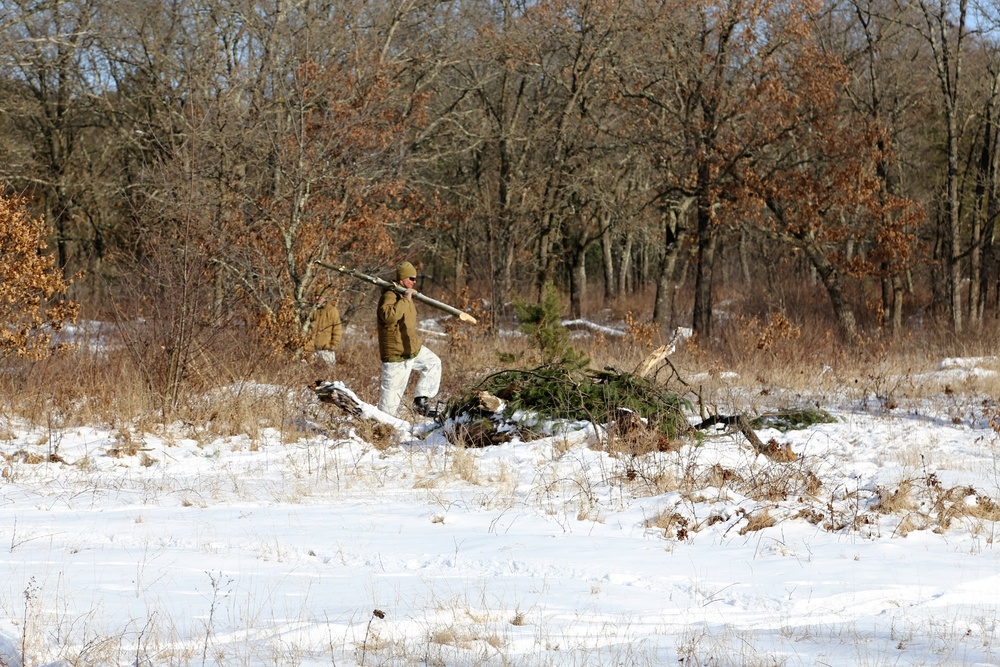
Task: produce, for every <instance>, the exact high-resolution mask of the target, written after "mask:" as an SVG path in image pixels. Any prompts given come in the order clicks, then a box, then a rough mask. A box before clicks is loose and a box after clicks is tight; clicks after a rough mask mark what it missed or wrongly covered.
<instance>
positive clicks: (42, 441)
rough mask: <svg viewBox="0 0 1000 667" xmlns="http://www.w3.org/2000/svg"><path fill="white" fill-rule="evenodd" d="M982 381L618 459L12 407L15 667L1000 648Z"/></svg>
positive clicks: (3, 547)
mask: <svg viewBox="0 0 1000 667" xmlns="http://www.w3.org/2000/svg"><path fill="white" fill-rule="evenodd" d="M980 363H991V362H990V361H989V360H980V361H976V360H962V359H956V360H946V361H945V362H942V364H941V368H940V369H939V370H940V372H941V373H944V374H949V373H952V372H954V371H955V370H956V369H959V370H961V371H962V372H964V373H975V372H978V369H979V368H980V366H979V364H980ZM945 377H948V376H947V375H945ZM344 389H348V388H346V387H344ZM255 390H257V391H261V392H267V391H284V389H283V388H275V387H266V386H265V387H256V388H255ZM301 400H302V401H303V402H309V401H315V397H313V396H311V394H308V393H306V394H304V395H303V396H302V398H301ZM969 406H970V407H969V409H968V410H967V411H966V412H965V413H964V414H963V415H962V418H961V419H958V420H956V419H954V417H953V412H954V406H953V405H952V406H950V407H948V406H943V407H936V406H935V405H934V404H933V403H926V404H915V405H913V406H907V407H906V408H905V409H903V408H900V409H897V410H894V411H891V412H885V411H880V410H874V409H865V408H864V407H863V406H854V405H850V404H845V405H843V406H842V407H841V408H840V409H839V410H834V411H831V412H832V414H833V415H834V416H835V417H836V419H837V421H836V422H835V423H829V424H818V425H815V426H812V427H810V428H807V429H803V430H798V431H789V432H787V433H780V432H778V431H774V430H762V431H759V432H758V435H759V436H760V437H761V439H762V440H763V441H764V442H767V441H768V440H769V439H774V440H776V441H777V442H779V443H788V444H789V445H790V446H791V448H792V450H793V451H794V452H795V453H796V454H798V455H799V458H798V460H797V461H794V462H791V463H778V462H775V461H771V460H770V459H768V458H766V457H765V456H763V455H759V454H757V453H755V452H754V451H753V450H752V449H751V448H750V447H749V446H748V444H747V443H746V442H745V441H744V440H743V439H742V437H741V436H740V435H739V434H726V435H720V436H713V437H710V438H707V439H706V440H705V441H704V442H703V443H702V444H701V445H699V446H695V445H686V446H684V447H682V448H681V449H680V450H679V451H675V452H661V453H657V454H654V455H648V456H646V457H642V458H638V459H633V458H630V457H627V456H618V457H616V456H612V455H610V454H608V453H605V452H603V451H600V448H599V444H600V441H601V440H602V438H604V437H606V434H604V433H603V431H602V430H600V428H596V427H595V426H593V425H590V424H583V423H579V424H572V425H567V426H566V427H565V428H564V429H562V431H561V432H560V433H559V434H557V435H552V436H549V437H546V438H542V439H538V440H533V441H530V442H523V441H520V440H515V441H513V442H511V443H507V444H503V445H500V446H495V447H488V448H484V449H475V450H463V449H456V448H455V447H454V446H453V445H451V444H450V443H449V442H448V440H447V438H446V437H445V433H444V432H443V431H444V429H438V428H434V427H433V425H429V424H411V423H409V422H406V421H404V420H399V421H396V422H391V423H392V425H393V426H395V427H396V428H397V431H398V435H397V440H396V443H395V444H394V445H392V446H390V447H388V448H387V449H381V450H380V449H377V448H375V447H374V446H373V445H372V444H370V443H368V442H365V441H364V440H363V439H362V438H361V437H360V435H359V432H358V431H352V432H343V433H341V434H340V435H338V436H331V435H330V434H328V433H326V432H325V430H324V426H323V424H320V423H314V424H311V428H312V435H310V436H308V437H303V438H301V439H299V440H297V441H295V442H290V443H289V442H283V439H284V438H283V434H281V433H279V432H276V431H265V432H263V433H260V434H257V435H254V436H253V437H251V436H250V435H240V436H233V437H219V436H213V437H207V436H198V435H197V434H195V433H193V432H192V431H191V429H190V428H188V427H186V426H185V425H183V424H177V425H171V426H170V427H169V428H165V429H163V431H162V432H159V433H146V434H143V435H142V438H141V443H140V451H139V453H137V454H136V455H134V456H130V455H120V456H117V457H116V456H113V455H112V453H115V452H117V451H118V450H117V449H116V448H121V446H122V444H123V443H122V441H121V434H120V432H118V431H111V430H108V429H103V428H98V427H77V428H66V429H49V428H40V427H32V426H28V425H26V424H22V423H19V422H17V421H16V420H11V419H7V420H6V423H4V424H2V426H3V427H4V429H3V430H5V431H7V437H8V439H7V440H6V441H4V442H3V443H0V451H2V452H3V453H4V454H5V456H4V459H8V458H9V460H6V461H0V464H2V465H0V467H2V474H3V477H2V480H0V482H2V486H0V488H2V500H0V560H2V562H3V563H2V566H0V567H2V570H0V571H2V572H3V573H4V574H3V589H2V592H3V595H2V597H0V665H5V666H8V667H21V666H22V665H24V666H27V665H31V666H33V667H38V666H48V667H55V666H60V667H61V666H63V665H67V666H68V665H77V664H80V665H91V664H94V665H97V664H100V665H126V664H127V665H189V664H194V665H253V666H258V665H302V666H313V665H316V666H318V665H331V664H333V665H337V666H349V665H404V664H421V665H423V664H427V665H449V666H455V665H508V664H510V665H551V666H553V667H563V666H566V667H569V666H579V665H669V664H674V665H676V664H684V665H692V664H697V665H845V666H846V665H996V664H1000V650H998V644H997V643H996V642H997V641H998V638H997V631H998V630H997V606H998V599H1000V595H998V594H1000V558H998V556H1000V554H998V551H997V549H996V548H995V546H994V541H995V536H996V530H997V525H996V523H995V521H994V520H991V519H989V518H986V519H984V518H981V517H976V516H974V515H973V512H972V511H971V510H974V509H977V508H986V509H988V508H989V503H990V502H991V500H992V501H995V500H997V499H998V498H1000V488H998V484H1000V457H998V454H1000V436H998V435H997V434H996V433H995V432H994V431H992V430H991V429H990V427H989V424H988V420H987V417H988V415H984V414H983V413H982V406H981V404H980V402H978V400H977V401H971V400H970V402H969ZM369 408H370V410H372V411H374V412H371V411H369ZM365 409H366V413H365V414H366V415H368V416H370V417H375V418H377V417H378V415H377V414H376V413H377V410H376V409H375V408H374V407H372V406H367V407H366V408H365ZM324 410H326V411H327V414H328V415H329V416H330V418H331V419H332V418H334V417H336V418H338V419H339V418H340V416H341V413H340V412H339V411H338V409H337V408H336V407H333V406H325V405H323V406H318V407H317V409H316V413H318V414H322V413H323V411H324ZM692 421H697V419H696V418H695V416H692ZM24 452H34V453H37V454H41V455H43V456H45V457H49V456H50V455H54V457H53V460H49V461H45V462H42V463H28V462H26V460H25V457H24V456H23V453H24ZM56 459H58V460H56ZM722 470H725V471H729V472H730V474H731V475H732V477H731V478H729V479H728V480H727V479H724V478H723V477H721V476H720V475H718V474H715V473H718V471H722ZM811 476H812V477H811ZM813 477H815V478H816V480H817V481H818V482H820V483H821V486H820V487H818V488H817V487H815V486H811V484H812V483H813V481H814V480H813ZM734 480H742V483H740V482H739V481H734ZM765 488H769V489H780V490H783V493H777V494H771V495H767V496H765V494H763V493H760V490H761V489H765ZM905 489H909V490H910V498H909V499H906V498H901V497H902V496H905V495H906V493H904V492H903V490H905ZM897 490H898V491H900V492H899V493H898V494H897V496H896V498H895V500H902V501H906V500H908V502H903V503H902V505H903V506H904V507H905V509H903V510H897V511H883V508H884V507H886V506H887V505H888V503H889V502H890V501H891V500H893V499H894V498H893V493H894V492H896V491H897ZM943 508H951V514H948V512H946V511H945V510H944V509H943ZM960 508H966V510H968V512H962V511H960ZM765 513H766V515H767V516H768V517H769V518H770V520H771V521H772V522H773V525H771V526H770V527H765V528H763V529H759V530H751V529H749V524H750V522H751V520H753V519H754V518H759V517H760V516H762V515H763V514H765ZM671 515H675V516H674V519H673V520H672V521H671V520H669V518H670V517H671ZM657 517H666V519H665V522H659V523H658V522H657V521H656V519H657ZM820 517H821V518H820ZM664 526H666V527H664ZM679 528H682V529H683V530H678V529H679Z"/></svg>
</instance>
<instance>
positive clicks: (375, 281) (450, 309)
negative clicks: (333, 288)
mask: <svg viewBox="0 0 1000 667" xmlns="http://www.w3.org/2000/svg"><path fill="white" fill-rule="evenodd" d="M316 264H318V265H319V266H322V267H323V268H326V269H333V270H334V271H339V272H340V273H343V274H344V275H345V276H353V277H355V278H357V279H358V280H363V281H365V282H366V283H371V284H372V285H378V286H379V287H381V288H382V289H390V290H392V291H393V292H396V293H397V294H406V288H405V287H403V286H402V285H399V284H396V283H391V282H389V281H388V280H382V279H381V278H377V277H375V276H370V275H368V274H367V273H361V272H360V271H358V270H356V269H349V268H347V267H346V266H335V265H333V264H327V263H326V262H320V261H317V262H316ZM413 298H414V299H416V300H417V301H420V302H421V303H426V304H427V305H428V306H431V307H433V308H437V309H438V310H443V311H444V312H446V313H448V314H450V315H454V316H455V317H457V318H458V319H460V320H462V321H463V322H468V323H470V324H476V318H474V317H473V316H472V315H469V314H468V313H466V312H464V311H461V310H459V309H458V308H455V307H454V306H449V305H448V304H446V303H444V302H442V301H438V300H437V299H432V298H430V297H429V296H425V295H423V294H421V293H420V292H414V293H413Z"/></svg>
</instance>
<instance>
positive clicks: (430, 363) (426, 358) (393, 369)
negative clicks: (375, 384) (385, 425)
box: [378, 345, 441, 416]
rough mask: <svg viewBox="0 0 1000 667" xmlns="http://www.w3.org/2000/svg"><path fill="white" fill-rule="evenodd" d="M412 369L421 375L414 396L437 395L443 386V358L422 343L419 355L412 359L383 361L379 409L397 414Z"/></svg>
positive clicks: (428, 396)
mask: <svg viewBox="0 0 1000 667" xmlns="http://www.w3.org/2000/svg"><path fill="white" fill-rule="evenodd" d="M411 371H416V372H417V373H418V374H419V375H420V378H419V379H418V380H417V386H416V387H415V388H414V390H413V395H414V396H426V397H427V398H434V397H435V396H437V393H438V388H439V387H440V386H441V359H440V358H438V356H437V355H436V354H434V353H433V352H431V351H430V350H429V349H427V346H426V345H422V346H421V347H420V351H419V352H417V356H415V357H413V358H412V359H407V360H406V361H384V362H382V395H381V397H380V398H379V401H378V409H379V410H381V411H382V412H387V413H389V414H390V415H393V416H395V415H396V411H397V410H399V402H400V401H401V400H402V398H403V392H405V391H406V384H407V382H409V380H410V372H411Z"/></svg>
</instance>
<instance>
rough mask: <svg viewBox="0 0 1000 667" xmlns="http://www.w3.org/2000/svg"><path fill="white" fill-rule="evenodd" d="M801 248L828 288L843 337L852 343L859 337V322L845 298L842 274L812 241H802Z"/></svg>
mask: <svg viewBox="0 0 1000 667" xmlns="http://www.w3.org/2000/svg"><path fill="white" fill-rule="evenodd" d="M800 247H801V248H802V250H803V251H804V252H805V254H806V257H808V258H809V261H810V262H811V263H812V265H813V266H814V267H816V273H818V274H819V278H820V281H822V283H823V286H824V287H825V288H826V293H827V296H829V298H830V305H831V306H832V307H833V313H834V317H836V320H837V329H838V330H839V332H840V335H841V337H842V338H843V339H844V341H846V342H851V341H852V340H854V337H855V336H856V335H857V321H856V319H855V317H854V311H853V310H852V309H851V307H850V305H849V304H848V302H847V298H846V297H845V296H844V291H843V287H842V286H841V284H840V272H839V271H838V270H837V267H836V266H834V265H833V264H832V263H831V262H830V260H829V258H827V256H826V254H825V253H824V252H823V251H822V249H821V248H819V247H818V246H816V244H815V243H814V242H813V241H812V240H810V239H800Z"/></svg>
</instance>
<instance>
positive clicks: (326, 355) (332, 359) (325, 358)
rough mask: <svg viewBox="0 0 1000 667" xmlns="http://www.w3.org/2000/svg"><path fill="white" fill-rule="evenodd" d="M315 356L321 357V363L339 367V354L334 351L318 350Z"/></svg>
mask: <svg viewBox="0 0 1000 667" xmlns="http://www.w3.org/2000/svg"><path fill="white" fill-rule="evenodd" d="M313 354H315V355H316V356H317V357H319V359H320V361H322V362H323V363H325V364H328V365H330V366H336V365H337V353H336V352H334V351H333V350H316V351H315V352H314V353H313Z"/></svg>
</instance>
